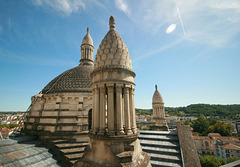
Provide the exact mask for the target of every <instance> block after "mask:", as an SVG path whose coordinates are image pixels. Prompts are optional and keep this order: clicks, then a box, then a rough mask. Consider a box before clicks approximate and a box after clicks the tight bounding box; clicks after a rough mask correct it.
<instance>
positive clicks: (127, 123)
mask: <svg viewBox="0 0 240 167" xmlns="http://www.w3.org/2000/svg"><path fill="white" fill-rule="evenodd" d="M124 111H125V114H124V116H125V132H126V134H132V131H131V124H130V106H129V87H125V88H124Z"/></svg>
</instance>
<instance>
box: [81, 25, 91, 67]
mask: <svg viewBox="0 0 240 167" xmlns="http://www.w3.org/2000/svg"><path fill="white" fill-rule="evenodd" d="M93 51H94V46H93V40H92V37H91V36H90V34H89V28H87V34H86V35H85V37H84V38H83V40H82V45H81V60H80V64H81V65H93Z"/></svg>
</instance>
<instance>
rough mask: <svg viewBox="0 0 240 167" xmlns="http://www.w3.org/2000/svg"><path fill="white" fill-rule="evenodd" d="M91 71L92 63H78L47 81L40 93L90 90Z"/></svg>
mask: <svg viewBox="0 0 240 167" xmlns="http://www.w3.org/2000/svg"><path fill="white" fill-rule="evenodd" d="M92 71H93V66H92V65H79V66H77V67H74V68H72V69H70V70H67V71H65V72H63V73H62V74H60V75H58V76H57V77H56V78H54V79H53V80H52V81H51V82H49V83H48V84H47V86H45V87H44V88H43V90H42V93H43V94H47V93H62V92H91V91H92V89H91V82H92V79H91V77H90V73H91V72H92Z"/></svg>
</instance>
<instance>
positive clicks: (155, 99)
mask: <svg viewBox="0 0 240 167" xmlns="http://www.w3.org/2000/svg"><path fill="white" fill-rule="evenodd" d="M155 88H156V90H155V92H154V94H153V98H152V103H162V104H164V102H163V98H162V95H161V94H160V93H159V91H158V90H157V85H155Z"/></svg>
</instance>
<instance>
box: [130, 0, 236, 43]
mask: <svg viewBox="0 0 240 167" xmlns="http://www.w3.org/2000/svg"><path fill="white" fill-rule="evenodd" d="M127 7H128V8H127V9H128V10H129V11H131V13H130V14H128V16H129V17H130V18H131V19H132V20H133V21H134V22H135V23H137V24H140V25H141V27H143V28H145V29H148V30H149V31H151V32H152V33H153V34H157V33H160V32H164V31H165V30H166V27H167V26H169V25H170V24H173V23H176V24H177V27H178V28H180V27H181V25H180V24H181V23H180V20H179V17H178V13H177V8H178V9H179V12H180V14H181V18H182V22H183V23H184V27H185V31H186V36H185V38H186V39H188V40H191V41H196V42H198V43H199V42H201V43H206V44H210V45H212V46H216V47H221V46H224V45H225V44H227V43H228V42H229V41H230V39H231V38H232V37H234V36H235V35H236V34H238V33H240V29H239V26H240V3H239V0H228V1H225V0H191V1H190V0H189V1H186V0H176V1H169V0H161V1H159V0H152V1H151V2H149V1H145V0H138V1H135V3H129V4H128V6H127ZM176 32H181V31H175V33H176ZM178 35H179V36H183V35H184V34H183V33H179V34H178Z"/></svg>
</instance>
